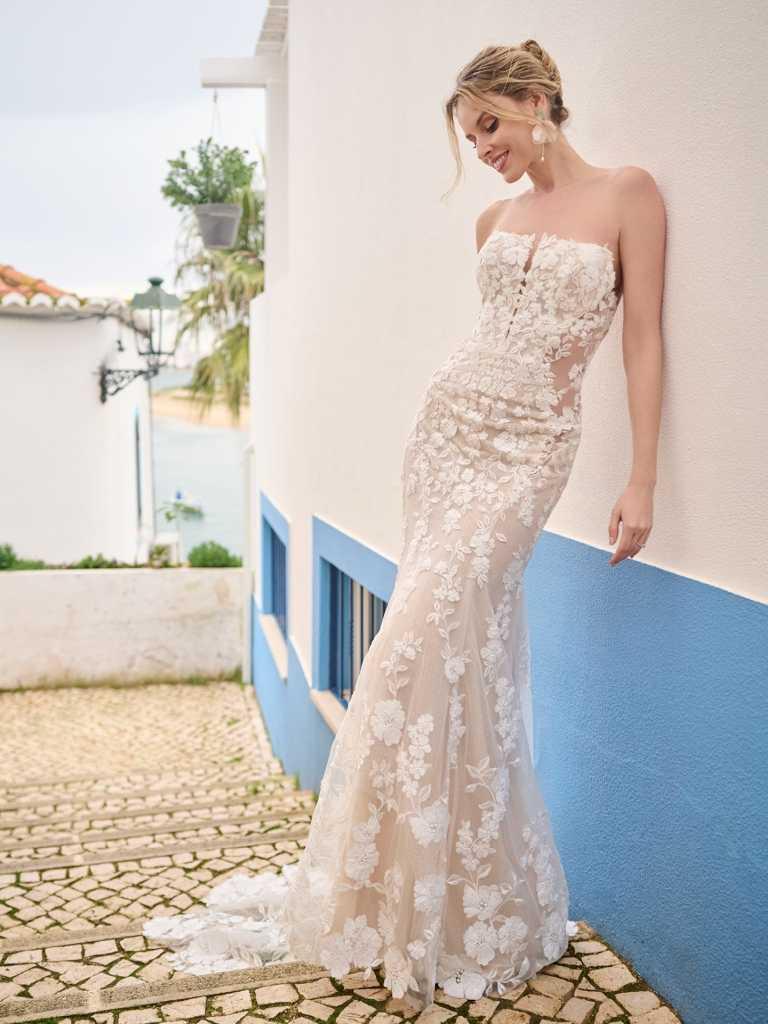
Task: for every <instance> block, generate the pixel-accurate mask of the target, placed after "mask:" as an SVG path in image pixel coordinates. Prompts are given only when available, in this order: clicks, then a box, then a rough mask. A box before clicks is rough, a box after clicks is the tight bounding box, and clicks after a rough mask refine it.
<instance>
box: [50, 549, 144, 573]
mask: <svg viewBox="0 0 768 1024" xmlns="http://www.w3.org/2000/svg"><path fill="white" fill-rule="evenodd" d="M67 568H68V569H135V568H136V565H135V563H133V562H118V561H117V559H116V558H105V557H104V555H102V553H101V552H99V553H98V555H86V556H85V557H84V558H81V559H80V560H79V561H78V562H70V563H69V565H68V566H67Z"/></svg>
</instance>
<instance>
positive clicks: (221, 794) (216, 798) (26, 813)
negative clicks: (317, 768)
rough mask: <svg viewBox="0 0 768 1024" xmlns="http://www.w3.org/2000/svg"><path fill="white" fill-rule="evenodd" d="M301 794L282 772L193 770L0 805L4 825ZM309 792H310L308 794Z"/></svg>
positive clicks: (55, 789)
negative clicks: (209, 772) (196, 773)
mask: <svg viewBox="0 0 768 1024" xmlns="http://www.w3.org/2000/svg"><path fill="white" fill-rule="evenodd" d="M298 792H301V791H300V790H299V789H298V786H297V778H296V776H295V775H286V774H285V773H283V772H263V773H261V774H258V773H256V772H254V771H251V770H249V771H242V772H238V773H237V774H233V773H227V774H226V775H224V776H220V775H219V776H216V777H210V776H209V775H202V776H201V777H199V778H195V777H194V776H193V773H192V772H189V773H186V775H184V776H182V775H180V774H172V775H163V776H161V777H160V778H159V779H158V780H157V782H156V783H155V784H153V780H152V778H151V777H147V776H146V775H143V776H141V777H140V778H138V779H132V778H124V779H123V781H122V784H119V783H118V782H115V783H112V782H111V781H110V782H109V783H107V784H105V785H102V786H100V787H99V786H97V785H92V786H88V787H87V788H84V789H79V790H74V789H72V790H67V789H62V788H60V786H59V784H52V785H50V786H48V787H46V788H45V789H44V790H43V789H38V790H36V791H35V792H34V793H30V794H25V795H23V796H19V797H17V799H15V800H14V801H13V802H6V803H5V804H4V805H1V806H0V827H13V826H15V825H18V824H33V823H45V822H47V821H48V820H56V819H62V818H67V819H71V818H75V817H78V816H80V815H83V816H92V815H94V814H105V815H109V816H113V815H122V814H129V813H136V814H138V813H141V812H151V811H156V812H160V811H163V810H166V809H167V810H169V811H174V810H177V809H184V808H185V807H188V806H190V805H192V806H198V807H200V806H204V805H206V804H207V805H212V804H215V805H218V804H220V803H221V802H222V801H225V802H231V801H236V800H241V801H246V802H250V800H251V799H253V798H254V797H256V796H268V795H272V794H288V793H291V794H296V793H298ZM304 792H306V791H304Z"/></svg>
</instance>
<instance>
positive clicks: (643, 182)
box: [613, 165, 664, 210]
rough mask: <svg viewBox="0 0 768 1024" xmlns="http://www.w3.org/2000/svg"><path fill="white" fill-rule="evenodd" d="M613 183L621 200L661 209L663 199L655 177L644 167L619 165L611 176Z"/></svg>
mask: <svg viewBox="0 0 768 1024" xmlns="http://www.w3.org/2000/svg"><path fill="white" fill-rule="evenodd" d="M613 183H614V187H615V188H616V189H617V191H618V192H619V194H620V195H621V198H622V200H623V201H625V202H629V203H632V204H636V205H638V206H642V207H645V208H648V207H656V208H657V209H661V210H663V208H664V200H663V199H662V197H661V192H660V191H659V187H658V185H657V184H656V179H655V178H654V177H653V175H652V174H651V172H650V171H646V169H645V168H644V167H635V166H633V165H629V166H627V167H620V168H619V169H618V170H617V171H616V173H615V174H614V176H613Z"/></svg>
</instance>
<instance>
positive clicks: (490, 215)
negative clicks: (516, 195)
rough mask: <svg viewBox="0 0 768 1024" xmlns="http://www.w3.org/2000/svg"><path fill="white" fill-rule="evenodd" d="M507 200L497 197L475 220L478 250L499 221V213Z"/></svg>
mask: <svg viewBox="0 0 768 1024" xmlns="http://www.w3.org/2000/svg"><path fill="white" fill-rule="evenodd" d="M505 202H506V200H505V199H497V200H496V201H495V202H493V203H491V205H490V206H487V207H486V208H485V209H484V210H483V212H482V213H481V214H480V216H479V217H478V218H477V220H476V222H475V245H476V248H477V251H478V252H479V251H480V249H481V248H482V246H483V243H484V242H485V240H486V239H487V238H488V235H490V233H491V231H492V230H493V228H494V225H495V224H497V223H498V220H499V214H500V213H501V210H502V206H503V204H504V203H505Z"/></svg>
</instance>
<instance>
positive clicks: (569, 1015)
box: [557, 998, 595, 1024]
mask: <svg viewBox="0 0 768 1024" xmlns="http://www.w3.org/2000/svg"><path fill="white" fill-rule="evenodd" d="M594 1009H595V1004H594V1003H593V1002H591V1001H590V1000H588V999H577V998H573V999H569V1000H568V1002H567V1003H565V1004H564V1005H563V1006H562V1007H561V1009H560V1012H559V1013H558V1015H557V1016H558V1018H561V1019H562V1020H567V1021H572V1022H573V1024H584V1021H585V1020H586V1019H587V1017H589V1015H590V1014H591V1013H592V1012H593V1011H594Z"/></svg>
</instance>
